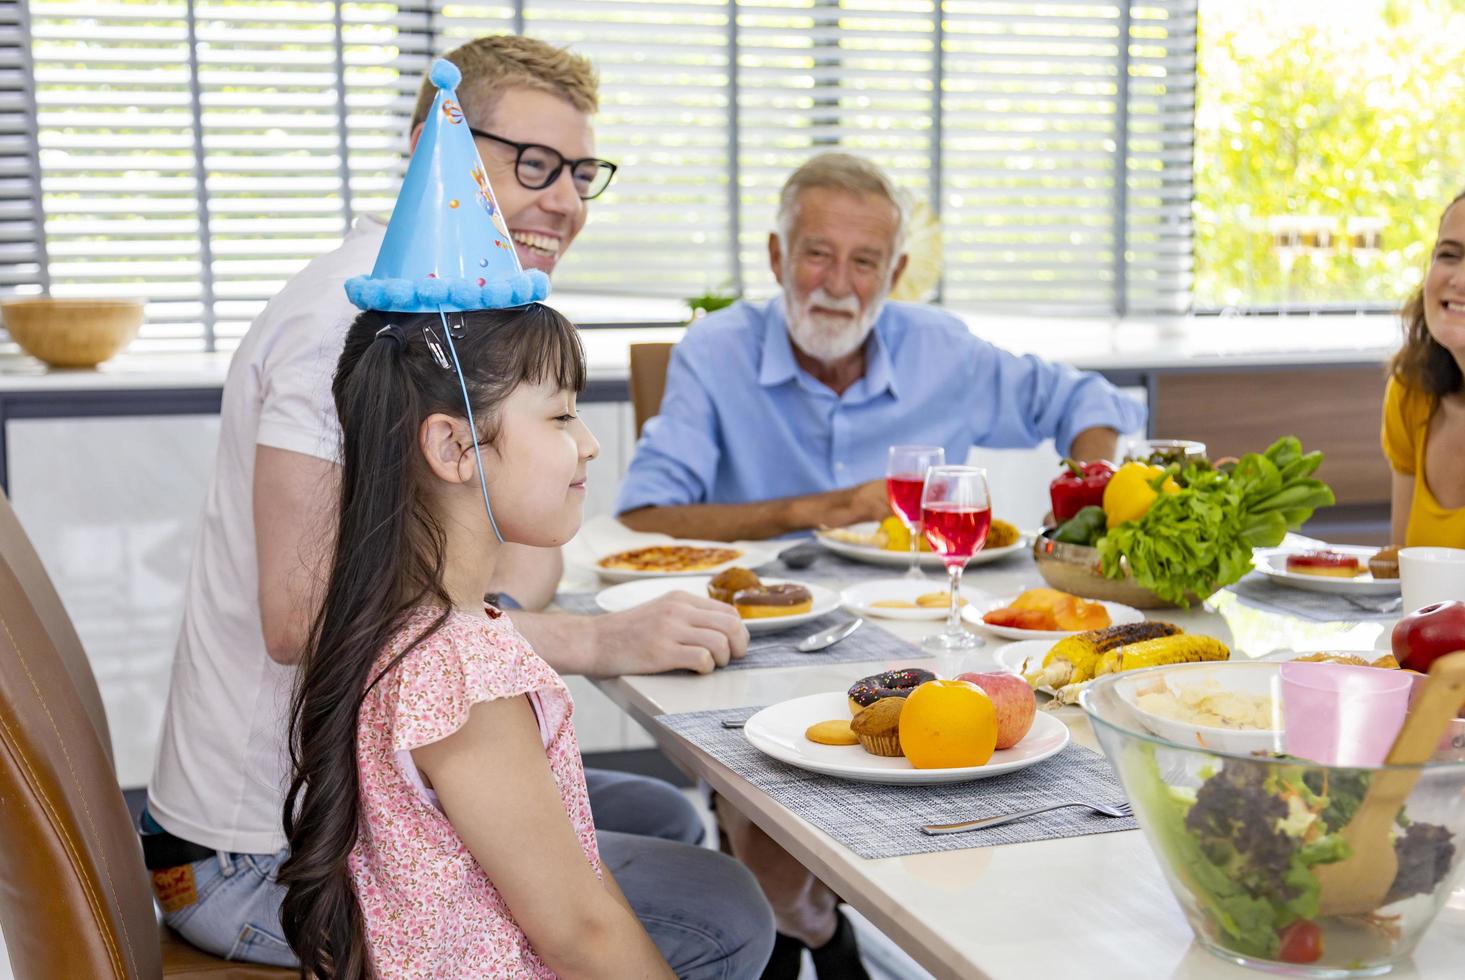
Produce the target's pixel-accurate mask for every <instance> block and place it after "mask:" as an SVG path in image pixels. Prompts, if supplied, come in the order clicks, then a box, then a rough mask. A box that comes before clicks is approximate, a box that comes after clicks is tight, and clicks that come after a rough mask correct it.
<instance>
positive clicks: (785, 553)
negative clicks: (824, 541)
mask: <svg viewBox="0 0 1465 980" xmlns="http://www.w3.org/2000/svg"><path fill="white" fill-rule="evenodd" d="M823 550H824V549H823V548H821V547H820V546H819V545H817V544H815V543H814V542H812V541H802V542H800V543H798V544H796V545H794V546H793V547H792V548H785V549H783V550H782V551H780V552H779V553H778V560H779V561H781V562H783V563H784V565H785V566H786V567H788V568H792V569H794V570H795V571H797V570H798V569H800V568H808V567H809V566H810V565H812V564H814V559H816V558H818V557H819V552H821V551H823Z"/></svg>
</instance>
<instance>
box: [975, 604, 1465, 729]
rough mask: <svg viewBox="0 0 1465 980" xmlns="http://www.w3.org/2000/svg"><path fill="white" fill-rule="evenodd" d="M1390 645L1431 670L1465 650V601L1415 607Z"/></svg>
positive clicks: (1413, 666)
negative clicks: (1438, 659) (1442, 659)
mask: <svg viewBox="0 0 1465 980" xmlns="http://www.w3.org/2000/svg"><path fill="white" fill-rule="evenodd" d="M1390 645H1391V646H1393V648H1394V659H1395V660H1397V661H1399V666H1401V667H1407V668H1408V669H1410V670H1417V671H1419V672H1420V673H1424V674H1427V673H1429V665H1430V664H1432V663H1434V661H1435V658H1436V657H1443V656H1444V655H1445V654H1447V653H1454V652H1455V651H1456V650H1465V602H1460V601H1459V600H1457V599H1450V600H1448V601H1446V602H1434V603H1430V604H1429V605H1427V606H1422V607H1421V608H1419V609H1416V610H1414V611H1413V612H1412V613H1410V614H1409V615H1407V616H1405V617H1404V618H1403V619H1401V620H1399V622H1398V623H1397V624H1395V626H1394V634H1393V636H1392V637H1391V638H1390ZM993 700H994V701H995V700H996V698H993ZM999 717H1000V715H999Z"/></svg>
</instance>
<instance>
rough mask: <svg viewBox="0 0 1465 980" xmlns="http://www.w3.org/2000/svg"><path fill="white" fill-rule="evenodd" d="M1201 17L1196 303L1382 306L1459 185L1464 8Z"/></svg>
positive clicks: (1241, 12)
mask: <svg viewBox="0 0 1465 980" xmlns="http://www.w3.org/2000/svg"><path fill="white" fill-rule="evenodd" d="M1200 13H1201V35H1200V51H1201V59H1200V69H1199V73H1200V100H1199V106H1198V108H1197V115H1196V140H1197V146H1196V172H1197V177H1196V186H1195V196H1196V201H1195V214H1196V236H1195V238H1196V241H1195V250H1196V285H1195V305H1196V306H1197V308H1202V309H1203V308H1207V307H1209V308H1232V309H1243V310H1262V311H1267V310H1277V309H1291V308H1303V309H1319V308H1322V309H1328V308H1344V309H1379V310H1392V309H1395V308H1397V306H1398V303H1399V301H1400V300H1401V299H1403V298H1404V297H1405V296H1406V295H1407V294H1408V293H1409V292H1410V291H1411V290H1412V289H1413V288H1414V287H1415V286H1417V285H1418V283H1419V281H1420V279H1421V278H1422V274H1423V269H1424V265H1425V262H1426V256H1427V255H1428V253H1429V250H1430V248H1431V247H1432V246H1433V244H1434V237H1435V231H1436V229H1437V227H1438V222H1439V218H1440V212H1441V211H1442V210H1443V209H1444V206H1445V205H1446V204H1447V203H1448V202H1449V201H1450V199H1451V198H1453V197H1454V196H1455V194H1457V193H1458V192H1459V191H1460V190H1461V189H1462V188H1465V168H1462V165H1461V161H1462V160H1465V72H1462V70H1461V69H1462V59H1461V54H1460V39H1461V38H1462V37H1465V4H1462V3H1461V2H1460V0H1291V2H1290V3H1286V4H1278V3H1274V2H1272V0H1204V2H1203V3H1202V5H1201V9H1200Z"/></svg>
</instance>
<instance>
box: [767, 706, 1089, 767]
mask: <svg viewBox="0 0 1465 980" xmlns="http://www.w3.org/2000/svg"><path fill="white" fill-rule="evenodd" d="M848 717H849V697H848V695H846V694H845V692H844V691H830V692H829V693H827V694H810V695H808V696H806V697H802V698H794V699H793V700H792V701H784V702H782V703H781V704H775V705H772V706H771V707H767V708H764V709H763V710H762V711H760V712H758V713H757V714H756V715H754V716H753V717H751V718H749V719H748V722H747V724H745V725H744V726H743V734H745V735H747V736H748V741H749V742H751V743H752V744H753V747H754V748H756V749H758V750H759V751H760V752H763V753H764V754H765V755H770V756H772V757H773V758H775V759H778V760H779V761H780V762H787V763H788V764H789V765H791V766H798V767H799V768H800V769H807V770H809V771H810V772H818V773H823V774H824V775H826V776H838V777H840V778H841V779H852V780H855V781H856V782H861V783H960V782H966V781H967V780H971V779H985V778H987V777H988V776H998V775H1001V774H1002V773H1004V772H1012V771H1013V770H1015V769H1025V768H1027V767H1028V766H1030V765H1032V764H1033V763H1035V762H1042V761H1043V760H1044V759H1046V758H1048V757H1049V756H1052V755H1054V754H1056V753H1058V752H1061V751H1062V750H1063V747H1064V746H1065V745H1067V744H1068V726H1067V725H1065V724H1063V722H1061V721H1059V720H1058V719H1057V718H1054V717H1053V716H1052V715H1050V714H1046V713H1045V712H1042V711H1039V712H1038V713H1037V714H1036V715H1035V716H1034V717H1033V727H1032V728H1031V729H1030V730H1029V731H1028V733H1027V735H1026V737H1024V738H1023V740H1022V741H1021V742H1018V743H1017V744H1016V745H1014V746H1013V747H1012V748H1010V749H1001V750H999V751H997V752H994V753H992V759H991V761H989V762H988V763H987V764H986V765H985V766H964V767H962V768H959V769H917V768H915V767H914V766H912V765H911V764H910V762H909V761H908V760H906V759H905V758H894V759H891V758H886V757H884V756H879V755H871V754H870V753H868V752H866V751H865V750H864V749H862V748H860V747H859V746H858V745H820V744H818V743H816V742H811V741H809V740H808V739H807V738H805V737H804V732H805V731H806V730H807V729H808V727H809V726H810V725H812V724H814V723H815V722H820V721H828V720H829V719H831V718H848Z"/></svg>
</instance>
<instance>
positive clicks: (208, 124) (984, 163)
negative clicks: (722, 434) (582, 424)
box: [0, 0, 1196, 349]
mask: <svg viewBox="0 0 1465 980" xmlns="http://www.w3.org/2000/svg"><path fill="white" fill-rule="evenodd" d="M1195 5H1196V0H1149V2H1147V3H1143V4H1141V3H1140V2H1139V0H1124V2H1121V3H1119V4H1117V5H1116V4H1114V3H1109V4H1107V5H1106V4H1101V3H1091V2H1081V0H1047V2H1044V3H1038V4H1030V3H1019V2H1015V0H1007V2H994V0H944V2H942V0H759V2H752V0H749V2H738V0H501V2H497V3H493V2H489V3H472V2H465V3H453V2H446V0H422V2H420V3H373V2H348V0H339V2H324V0H261V2H241V0H33V2H31V3H30V4H28V7H29V11H30V21H31V22H30V24H29V35H30V37H31V38H32V41H33V44H32V47H31V50H32V51H33V53H34V73H33V76H32V74H31V73H30V71H29V70H28V68H27V66H24V65H18V66H17V67H18V68H19V70H17V71H15V72H14V73H13V74H12V75H10V76H5V77H7V78H9V79H10V81H11V82H13V83H14V85H13V89H7V91H11V90H13V91H16V92H20V93H21V95H20V96H19V97H18V98H19V99H20V100H21V101H18V102H13V103H12V105H19V106H21V107H22V108H23V106H24V99H25V98H26V97H27V96H26V95H25V91H27V90H26V89H25V86H26V85H28V84H29V83H30V80H31V78H32V77H33V79H34V97H35V100H36V102H37V104H38V110H39V111H38V116H36V117H35V119H36V123H37V127H36V128H37V130H38V135H37V140H38V144H37V143H36V142H28V137H27V136H26V134H25V132H24V128H25V127H24V123H25V118H24V116H23V115H22V116H19V117H15V118H13V119H12V121H11V123H10V125H11V126H13V127H19V128H20V130H21V132H20V137H21V138H20V139H19V140H16V141H14V142H12V143H11V144H7V145H8V146H10V148H11V149H12V150H13V151H14V153H15V154H17V155H15V156H13V157H12V158H11V159H15V160H24V159H25V157H24V154H25V153H26V152H31V153H33V154H35V155H36V156H37V158H38V160H39V165H40V166H39V173H40V191H41V199H42V201H43V203H44V213H45V225H44V227H45V234H44V235H43V236H39V235H35V234H34V233H33V232H34V227H32V230H31V232H29V233H27V234H29V237H26V235H25V234H21V232H20V231H14V230H8V229H9V226H5V228H6V229H7V233H8V234H10V235H12V236H17V237H11V238H8V239H6V242H7V243H19V244H18V247H17V248H16V249H12V250H11V251H10V252H5V251H4V250H3V247H0V263H3V258H4V256H6V255H11V256H15V257H17V264H15V265H13V266H3V265H0V267H3V268H13V269H17V270H20V269H27V268H29V269H31V270H32V271H31V272H19V271H18V272H15V273H14V275H16V276H22V277H24V276H25V275H31V279H32V280H35V282H33V283H31V285H32V286H33V287H34V286H35V285H37V284H39V283H41V282H42V281H43V279H42V277H44V276H45V275H46V274H47V273H48V272H49V278H50V288H51V289H52V291H53V292H54V293H56V294H57V295H82V294H93V295H95V294H112V295H134V296H146V297H148V298H149V300H150V303H149V307H148V323H147V325H146V326H145V327H144V332H143V336H142V339H141V340H140V341H139V344H140V346H144V347H152V348H154V349H165V348H172V349H177V348H192V349H199V348H201V347H202V348H214V347H221V348H224V349H227V348H229V347H231V346H232V345H233V344H234V343H235V342H237V340H238V338H239V336H240V335H241V334H242V332H243V331H244V330H245V329H246V328H247V326H248V323H249V321H250V319H251V318H252V317H253V316H254V315H255V313H256V312H257V311H258V310H259V308H260V307H261V306H262V305H263V303H264V302H265V301H266V300H267V299H268V298H269V297H270V296H271V295H272V294H273V293H274V292H275V291H276V290H277V289H278V288H279V286H280V285H281V284H282V283H283V282H284V281H285V279H287V278H288V277H289V276H290V275H292V274H294V273H295V272H296V271H298V270H299V269H300V268H301V267H302V266H303V265H304V264H305V263H306V262H307V261H308V260H309V259H310V258H311V257H312V256H314V255H316V254H319V253H320V252H322V251H325V250H326V249H328V248H330V247H331V246H332V245H333V244H334V242H335V241H336V240H337V239H338V238H339V237H340V235H341V234H342V233H343V232H344V231H345V229H346V227H347V225H348V223H349V221H350V220H351V218H352V217H353V216H354V215H357V214H360V213H363V212H367V211H371V212H378V213H384V212H386V211H388V210H389V209H390V207H391V202H392V199H393V194H394V191H395V186H396V181H397V180H398V179H399V177H400V174H401V170H402V166H403V159H402V153H403V150H404V149H405V136H406V133H405V129H406V121H407V118H408V116H409V115H410V113H411V109H412V103H413V97H414V94H415V92H416V90H417V85H418V81H419V79H420V78H421V77H422V75H423V73H424V72H425V70H426V67H427V65H428V63H429V60H430V57H431V55H432V54H434V53H438V52H441V51H444V50H447V49H449V48H451V47H454V46H456V45H457V44H459V43H461V42H462V41H463V40H466V39H467V38H469V37H472V36H475V35H479V34H485V33H494V32H500V31H513V30H523V31H525V32H527V33H530V34H532V35H534V36H537V37H542V38H544V39H546V40H548V41H550V42H552V43H556V44H564V45H570V46H572V47H573V48H574V49H575V50H577V51H579V52H581V53H583V54H586V55H588V56H589V57H590V58H591V59H592V60H593V61H594V62H595V63H596V64H597V66H598V68H599V70H600V73H601V81H602V110H601V114H600V116H599V118H598V119H597V127H596V129H597V142H598V152H599V153H600V154H601V155H603V156H606V157H607V158H610V159H613V160H616V161H617V162H619V163H620V164H621V165H622V169H621V171H620V173H619V174H618V175H617V178H616V182H615V183H614V184H613V185H612V187H611V189H610V191H609V192H607V194H606V195H605V196H604V197H602V198H600V199H598V200H597V201H596V202H595V203H594V205H592V212H591V219H590V224H589V225H588V226H587V230H586V232H585V233H584V234H583V235H582V237H581V238H580V239H579V240H578V241H577V243H576V245H575V247H574V249H573V250H572V251H571V252H570V253H569V254H568V255H567V257H566V260H565V262H564V264H563V265H562V267H561V270H560V272H559V273H558V274H557V276H556V286H557V288H558V289H560V290H562V291H566V290H580V291H590V292H598V293H623V294H631V295H661V296H669V297H687V296H691V295H694V294H697V293H701V292H703V291H705V290H708V289H712V290H722V291H735V292H740V293H743V294H745V295H749V296H753V297H757V296H766V295H769V294H770V293H771V292H772V289H773V284H772V280H771V276H770V274H769V272H768V269H767V258H766V248H765V245H764V242H765V240H766V235H767V232H768V229H769V227H770V226H771V224H772V220H773V212H774V205H775V196H776V193H777V189H778V186H779V184H780V183H781V182H782V180H783V179H784V177H785V176H786V175H787V174H788V173H789V171H790V170H792V169H793V168H794V167H795V166H797V165H798V164H799V163H800V162H801V161H803V160H804V159H806V158H807V156H808V155H809V154H810V153H812V152H816V151H818V150H821V149H826V148H836V147H839V148H846V149H850V150H852V151H855V152H859V153H863V154H866V155H868V156H870V157H871V158H873V159H875V160H876V161H877V162H879V163H880V164H882V165H883V166H885V167H886V168H887V169H888V170H889V171H890V172H891V173H892V174H893V175H894V177H895V179H896V180H897V182H898V183H899V184H900V185H901V186H902V187H903V188H905V189H906V190H907V191H908V192H909V193H910V194H911V195H912V198H913V199H914V200H917V201H921V202H923V203H924V204H925V205H926V207H927V208H928V209H929V210H930V211H931V212H932V213H939V215H940V220H941V223H942V228H943V231H944V235H945V248H944V259H945V266H944V280H943V282H942V284H941V286H940V290H939V293H938V297H939V298H940V299H942V300H943V301H945V302H946V303H948V304H950V305H953V306H957V307H961V308H964V309H974V308H1008V309H1024V310H1039V309H1041V310H1048V311H1056V312H1061V313H1065V314H1075V315H1082V314H1111V313H1115V312H1134V311H1148V310H1161V311H1178V310H1181V309H1184V308H1185V307H1186V305H1187V303H1188V302H1189V295H1190V275H1191V269H1190V252H1191V243H1190V238H1191V231H1190V210H1189V208H1190V198H1191V160H1190V157H1191V133H1192V115H1193V109H1194V100H1195V86H1194V78H1195V38H1196V10H1195ZM26 7H27V5H26V4H18V5H16V4H10V5H5V4H0V9H13V10H15V11H17V12H19V11H23V10H25V8H26ZM938 14H939V16H938ZM18 18H19V15H18V13H17V16H16V17H15V18H14V19H12V21H8V22H7V21H3V20H0V30H3V29H6V28H7V27H8V28H9V29H10V30H11V32H12V34H11V36H13V37H16V38H23V37H24V36H25V32H26V26H25V25H24V23H23V22H21V21H20V20H19V19H18ZM12 25H13V26H12ZM0 50H10V49H9V48H6V47H5V45H4V40H3V35H0ZM15 50H16V51H17V52H18V54H17V55H16V57H15V58H14V59H12V60H23V54H24V50H25V48H24V45H23V44H17V45H16V47H15ZM8 64H9V62H7V65H8ZM10 132H12V130H7V133H10ZM28 148H29V149H28ZM17 166H18V165H17ZM13 169H14V167H13ZM20 169H21V171H22V172H23V173H24V174H27V175H34V174H35V172H36V170H35V168H34V166H23V167H21V168H20ZM7 187H8V185H3V184H0V188H7ZM8 189H9V190H11V191H13V192H14V193H13V195H12V196H11V197H8V198H5V200H7V202H12V203H13V202H25V201H28V200H34V199H35V196H36V195H35V193H34V190H33V189H32V190H31V191H27V190H26V189H25V188H24V187H22V186H20V184H16V185H14V186H13V187H8ZM27 195H29V196H27ZM18 206H19V205H18ZM20 210H24V208H21V209H20ZM12 213H19V211H14V210H13V211H12V212H5V214H12ZM17 220H21V221H22V222H23V221H31V222H33V223H34V222H35V220H36V218H35V216H34V209H33V208H32V210H31V211H29V212H26V214H25V215H23V216H22V218H20V219H17ZM16 227H17V228H21V229H23V228H24V225H23V224H22V225H19V226H16ZM21 252H25V255H24V256H23V255H21V254H20V253H21ZM25 256H30V258H28V259H25ZM38 256H43V257H44V261H43V260H42V258H38ZM20 259H25V261H20ZM26 262H29V263H30V265H29V266H27V265H26Z"/></svg>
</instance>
